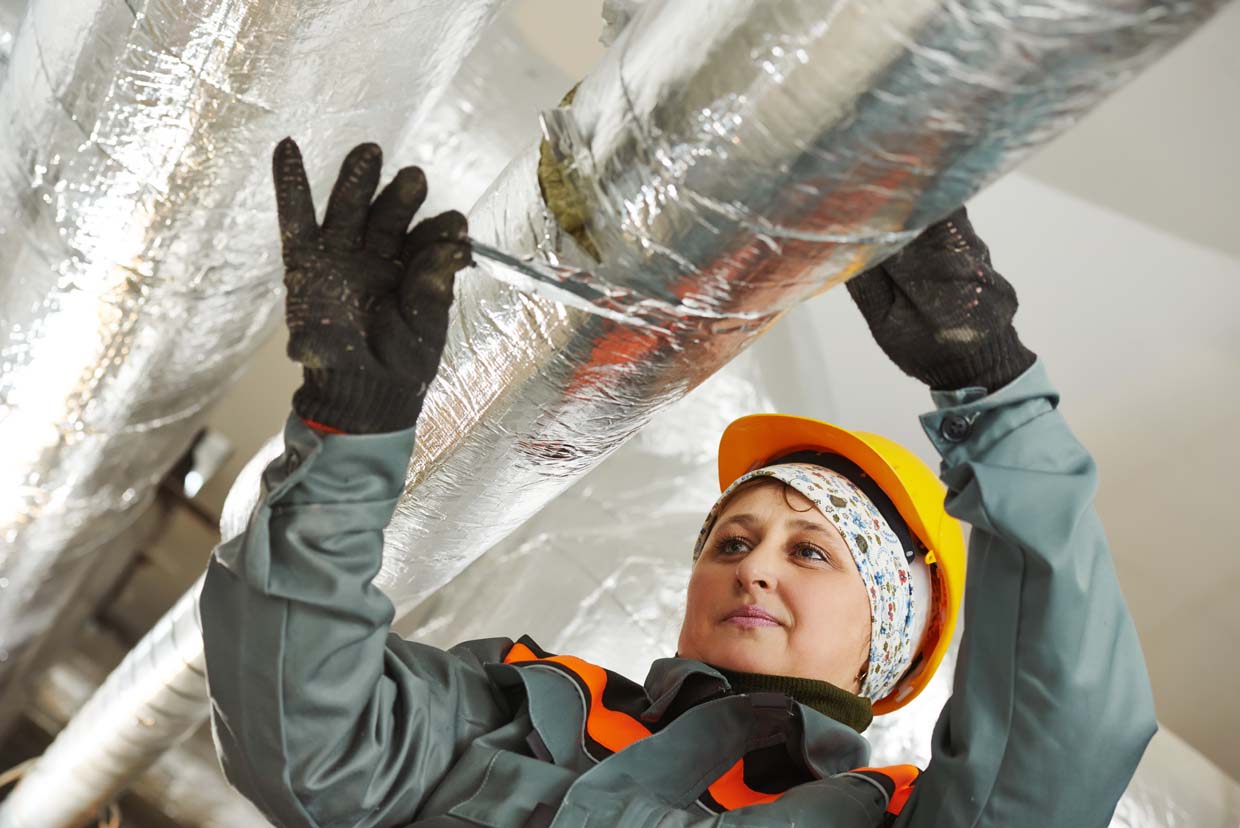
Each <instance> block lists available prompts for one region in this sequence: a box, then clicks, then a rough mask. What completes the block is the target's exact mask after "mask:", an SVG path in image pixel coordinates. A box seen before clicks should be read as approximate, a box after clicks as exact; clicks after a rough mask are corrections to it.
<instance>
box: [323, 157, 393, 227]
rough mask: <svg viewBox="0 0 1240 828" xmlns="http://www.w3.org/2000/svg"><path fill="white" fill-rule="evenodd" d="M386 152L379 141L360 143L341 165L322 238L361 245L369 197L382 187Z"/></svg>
mask: <svg viewBox="0 0 1240 828" xmlns="http://www.w3.org/2000/svg"><path fill="white" fill-rule="evenodd" d="M382 167H383V151H382V150H381V149H379V145H378V144H358V145H357V146H356V147H354V148H353V149H352V150H351V151H350V152H349V154H348V155H347V156H346V157H345V159H344V163H343V164H341V165H340V175H339V176H337V177H336V185H335V186H334V187H333V188H332V194H331V196H330V197H329V198H328V199H327V212H326V214H325V215H324V216H323V238H324V239H325V240H327V241H329V242H331V243H333V244H336V245H340V246H343V247H346V248H349V249H357V248H359V247H361V245H362V234H363V232H364V230H365V227H366V215H367V213H369V212H370V200H371V198H373V197H374V194H375V190H376V189H377V188H378V186H379V171H380V170H381V169H382Z"/></svg>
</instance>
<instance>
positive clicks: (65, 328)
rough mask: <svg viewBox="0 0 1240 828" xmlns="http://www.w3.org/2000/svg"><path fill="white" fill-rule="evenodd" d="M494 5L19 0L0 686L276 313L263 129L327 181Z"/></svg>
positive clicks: (24, 668)
mask: <svg viewBox="0 0 1240 828" xmlns="http://www.w3.org/2000/svg"><path fill="white" fill-rule="evenodd" d="M498 2H499V0H473V2H469V3H461V2H459V1H458V0H452V2H449V0H417V2H409V0H368V1H367V2H359V3H347V4H341V3H336V2H326V0H319V1H318V2H292V1H291V0H280V2H268V0H263V2H256V1H255V2H251V1H250V0H245V2H237V0H210V1H209V2H202V1H201V0H194V2H188V0H176V1H175V2H137V3H134V2H122V0H71V1H70V0H41V2H36V3H34V4H33V5H32V6H31V7H30V9H29V13H28V14H27V16H26V18H25V20H24V23H23V25H22V28H21V30H20V35H19V37H18V38H16V39H15V40H14V42H13V50H12V56H11V61H10V64H9V70H8V75H7V77H6V79H5V81H4V83H3V86H0V201H2V202H3V203H4V204H5V206H6V209H5V210H4V211H3V213H0V698H2V697H3V696H4V694H5V693H6V692H8V690H9V689H10V685H11V684H12V683H13V682H14V681H15V679H16V678H17V677H18V676H21V675H24V674H27V673H29V672H31V669H32V662H33V660H34V657H35V656H36V654H37V653H38V646H37V644H38V642H39V641H40V639H41V637H42V636H43V634H44V633H45V632H46V631H47V630H48V629H49V628H50V627H52V626H53V625H54V623H55V621H56V617H57V614H58V613H59V611H60V610H61V609H62V608H63V607H64V606H65V605H66V604H67V602H68V601H69V600H71V597H72V595H73V593H74V589H75V585H76V584H77V583H79V582H80V580H81V579H83V578H86V577H88V575H89V570H90V564H91V558H92V554H91V553H92V551H93V550H94V549H96V548H98V547H99V546H100V545H101V544H102V543H104V542H106V541H107V540H108V539H110V538H112V537H114V536H116V535H117V534H118V533H120V532H121V531H123V530H124V528H125V527H126V526H127V525H129V524H130V523H132V522H133V520H134V519H135V517H136V515H137V514H138V513H139V512H140V511H141V510H142V509H143V508H144V507H145V506H146V505H147V504H148V503H149V502H150V499H151V497H152V495H153V491H154V488H155V485H156V484H157V483H158V481H159V480H160V478H161V477H162V476H163V474H164V472H165V471H166V470H167V469H168V467H169V466H170V465H171V464H172V463H173V462H174V461H175V460H176V459H177V457H178V455H179V454H180V453H181V452H182V451H184V450H185V449H186V448H187V447H188V445H189V442H190V440H191V439H192V438H193V436H194V434H195V433H196V432H197V430H198V429H199V428H200V427H201V424H202V420H203V415H204V411H205V409H206V406H207V405H208V404H209V403H210V402H212V401H213V400H214V399H215V398H216V397H218V395H219V394H220V393H221V392H222V391H223V389H224V388H226V387H227V386H228V384H229V383H230V381H231V380H232V379H233V377H234V376H235V375H236V374H237V373H238V371H239V370H240V369H241V368H242V367H243V366H244V365H245V363H246V360H247V359H248V358H249V357H250V356H251V354H252V353H253V352H254V350H255V348H256V347H257V346H258V344H260V342H261V341H262V339H263V338H264V337H265V336H267V335H269V334H270V333H271V332H272V330H273V328H272V324H271V323H272V322H273V321H275V317H274V315H273V312H274V311H277V310H278V308H279V305H280V299H281V295H282V294H281V288H280V274H281V271H280V267H279V253H278V247H277V245H275V244H273V240H275V239H276V238H277V234H276V229H275V221H274V199H273V198H272V197H271V181H270V161H269V157H270V151H271V147H272V146H274V144H275V142H276V141H277V140H278V139H279V138H280V137H282V136H284V135H286V134H289V133H292V134H294V135H296V136H297V137H298V138H299V139H300V140H301V141H302V143H303V146H304V148H305V150H306V154H307V156H308V161H309V164H310V169H311V170H312V171H313V175H314V184H315V185H316V188H317V191H318V192H320V193H324V192H326V190H327V188H328V185H329V184H330V182H331V181H332V180H333V179H334V174H335V165H336V164H337V163H338V160H339V158H340V156H341V155H342V154H343V153H344V152H345V151H346V149H347V148H348V147H349V146H351V145H352V144H354V143H357V142H360V141H362V140H366V139H370V140H379V141H382V142H386V143H388V144H389V145H393V144H395V143H396V141H397V138H398V137H399V135H400V134H401V131H402V129H403V128H404V127H405V125H406V124H407V123H409V122H411V121H414V122H416V120H417V118H418V116H419V115H420V114H424V113H425V111H426V110H427V109H428V108H429V107H430V106H432V105H433V104H434V101H435V96H436V94H437V93H439V92H440V91H442V88H443V87H444V86H445V85H446V84H447V83H448V81H449V80H450V79H451V77H452V75H453V74H454V73H455V70H456V68H457V67H458V66H459V64H460V61H461V59H462V57H463V55H464V53H465V52H466V51H467V50H468V48H469V46H470V45H471V44H472V43H473V42H474V40H476V38H477V35H478V32H479V31H480V30H481V28H482V26H483V25H484V23H485V22H486V21H487V20H488V19H489V16H490V15H491V13H492V10H493V9H494V7H495V6H496V5H497V3H498ZM374 66H382V67H383V71H381V72H375V71H370V69H371V67H374ZM2 725H3V722H0V729H2Z"/></svg>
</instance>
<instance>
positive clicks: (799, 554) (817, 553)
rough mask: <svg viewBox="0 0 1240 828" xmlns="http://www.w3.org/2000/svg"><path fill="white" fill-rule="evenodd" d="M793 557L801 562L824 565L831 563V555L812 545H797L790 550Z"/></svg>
mask: <svg viewBox="0 0 1240 828" xmlns="http://www.w3.org/2000/svg"><path fill="white" fill-rule="evenodd" d="M792 554H793V557H795V558H797V559H798V560H802V561H817V562H821V563H825V564H829V563H831V555H830V554H828V553H827V552H826V551H824V550H822V549H820V548H819V547H817V546H814V545H813V544H812V543H798V544H797V545H796V546H794V547H793V549H792Z"/></svg>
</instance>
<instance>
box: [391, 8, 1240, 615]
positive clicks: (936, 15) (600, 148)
mask: <svg viewBox="0 0 1240 828" xmlns="http://www.w3.org/2000/svg"><path fill="white" fill-rule="evenodd" d="M1218 5H1219V4H1218V3H1215V2H1201V3H1180V4H1170V5H1169V4H1166V3H1161V2H1153V1H1152V0H1150V2H1135V3H1134V2H1129V1H1128V0H1124V2H1118V1H1117V2H1091V3H1079V2H1040V3H1000V2H993V0H992V2H957V1H956V0H953V1H952V2H944V1H943V0H891V1H890V2H873V3H864V4H857V3H843V2H841V3H835V2H828V1H827V0H817V1H816V2H815V1H813V0H773V2H764V3H752V2H741V1H740V0H727V2H720V3H714V4H712V5H711V13H710V14H709V15H702V14H700V11H699V10H697V9H696V8H695V7H694V6H693V4H685V3H674V2H667V1H666V0H663V1H662V2H659V0H649V2H647V3H645V4H644V5H642V6H641V7H640V8H638V9H637V10H636V12H635V14H634V16H633V18H632V19H631V20H630V21H629V22H628V24H627V26H625V28H624V29H623V31H622V32H621V34H620V35H619V37H618V39H617V40H616V42H615V44H614V45H613V46H612V48H611V49H610V50H609V51H608V52H607V54H606V55H605V56H604V59H603V61H602V63H601V64H600V65H599V66H598V67H597V68H596V69H595V70H594V71H592V72H591V73H590V75H589V76H588V77H587V78H586V79H585V80H583V81H582V83H581V85H580V87H579V88H578V89H577V92H576V96H575V98H574V100H573V102H572V104H571V106H569V107H565V108H559V109H555V110H552V111H549V112H547V113H545V114H544V116H543V121H544V132H545V135H546V138H547V141H548V144H549V147H550V149H551V151H552V154H553V155H554V156H555V157H556V158H558V159H559V160H560V166H561V168H562V169H563V170H564V172H565V175H566V178H567V179H568V180H569V182H570V184H571V185H572V186H573V187H574V188H575V190H576V192H577V194H578V195H579V196H580V197H581V199H582V200H583V201H584V202H585V203H586V204H587V205H588V207H589V222H588V225H587V227H586V228H585V232H584V234H579V235H577V236H575V237H574V236H570V235H569V234H567V233H565V232H564V231H563V230H562V229H561V227H560V226H559V224H558V223H557V222H556V220H555V219H554V217H553V216H552V215H551V214H550V213H549V211H548V207H547V205H546V204H545V203H544V200H543V197H542V192H541V189H540V182H539V180H538V177H537V175H536V167H537V161H538V153H537V148H536V147H534V146H532V145H531V147H530V149H529V150H527V151H526V152H525V153H523V154H521V155H519V156H518V157H517V158H516V160H514V161H513V163H512V164H511V165H510V166H509V167H508V168H507V169H506V170H505V172H504V173H503V174H502V175H501V176H500V177H499V179H498V180H497V181H496V183H495V185H494V186H493V187H492V188H491V190H490V191H489V192H488V193H487V194H486V195H484V196H483V198H482V199H481V200H480V201H479V203H478V204H477V205H476V206H475V207H474V209H473V211H472V212H471V216H470V218H471V225H472V233H473V235H474V236H475V237H477V238H479V239H481V240H482V241H484V242H487V243H489V244H492V245H493V246H494V247H497V248H499V249H501V250H505V251H508V252H509V253H512V254H516V255H518V256H523V257H525V258H526V259H527V260H528V262H529V263H530V264H532V265H534V266H535V267H538V268H540V269H541V275H540V276H539V277H538V278H530V277H528V276H523V275H520V274H518V273H516V272H515V271H513V270H510V269H507V268H504V267H501V266H495V265H492V264H491V263H489V262H486V261H483V262H482V264H481V266H480V270H484V271H486V272H487V273H488V274H489V275H490V276H491V277H492V278H484V277H483V276H482V275H481V274H478V273H474V274H470V273H465V274H462V277H461V278H460V279H459V280H458V285H459V289H458V298H457V303H456V306H455V315H454V317H453V321H452V327H451V330H450V332H449V339H448V346H447V349H446V351H445V354H444V358H443V362H442V368H441V371H440V374H439V377H438V379H437V380H436V382H435V383H434V385H433V386H432V387H431V390H430V394H429V396H428V398H427V402H426V407H425V408H424V410H423V414H422V418H421V420H420V421H419V427H418V446H417V451H416V452H415V456H414V459H413V463H412V465H411V468H410V476H409V484H408V488H407V491H406V495H405V497H404V498H403V499H402V501H401V503H400V506H399V507H398V510H397V513H396V516H395V518H394V519H393V521H392V524H391V526H390V527H389V530H388V532H387V555H386V558H385V562H384V568H383V570H382V572H381V573H380V575H379V583H380V585H381V586H382V587H383V588H384V589H385V590H386V591H387V592H388V593H389V595H391V596H392V598H393V599H394V601H395V603H396V605H397V609H398V612H399V611H404V610H407V609H409V608H410V607H412V606H414V605H416V604H417V603H418V602H419V601H420V600H422V599H423V598H425V597H426V596H427V595H428V594H430V593H431V592H433V591H434V590H435V589H436V588H438V587H439V586H441V585H442V584H444V583H446V582H447V581H448V580H449V579H451V578H452V577H453V576H454V575H456V574H457V573H458V572H459V571H460V570H461V569H462V568H463V567H464V566H466V565H467V564H468V563H469V562H470V561H471V560H473V559H474V558H476V557H477V555H478V554H479V553H480V552H481V551H483V550H485V549H486V548H488V547H489V546H491V545H492V544H493V543H495V542H496V541H497V540H499V539H500V538H502V537H504V536H505V535H506V534H508V533H509V532H510V531H512V530H513V529H514V528H515V527H517V526H519V525H520V524H521V523H523V522H524V521H525V520H526V519H528V518H529V517H530V516H531V515H533V514H534V513H535V512H537V511H538V510H539V509H540V508H542V507H543V505H545V504H546V503H547V502H549V501H550V500H551V499H552V498H554V497H555V496H556V495H557V494H559V493H560V492H562V491H563V490H564V489H565V488H567V486H568V485H570V484H571V483H572V482H573V481H575V480H576V479H578V478H579V477H580V476H581V475H582V474H584V473H585V472H586V471H588V470H589V469H590V468H592V467H594V466H595V465H596V464H597V463H598V462H600V461H601V460H602V459H604V458H605V457H606V456H607V455H608V454H610V453H611V452H612V451H613V450H615V449H616V448H617V447H618V446H620V445H621V444H623V443H624V442H625V441H626V440H627V439H629V438H630V437H631V436H632V435H634V434H635V433H637V432H638V431H639V430H640V429H641V427H642V426H643V425H644V424H645V423H646V422H648V421H649V419H650V418H651V417H652V416H653V415H654V414H655V413H657V412H658V411H659V410H661V409H663V408H664V407H666V406H667V405H669V404H671V403H672V402H674V401H676V400H677V399H679V398H681V397H682V396H683V395H684V394H685V393H686V392H688V391H689V390H691V389H692V388H694V387H696V386H697V385H698V384H699V383H701V382H702V381H703V380H704V379H706V378H707V377H708V376H710V375H711V374H712V373H714V372H715V371H717V370H718V369H719V368H720V367H721V366H723V365H724V364H726V363H727V362H728V361H729V360H730V359H732V358H733V357H734V356H735V355H736V354H738V353H739V352H741V351H742V350H743V349H744V348H745V347H746V346H747V345H749V344H750V343H751V342H753V341H754V340H755V339H756V338H757V337H758V336H759V334H761V333H762V331H763V330H765V329H766V328H767V326H769V324H770V323H771V322H772V321H773V320H775V319H776V318H778V316H779V315H780V314H781V313H782V312H784V311H785V310H787V309H788V308H790V307H792V306H794V305H795V304H796V303H798V302H800V301H801V300H803V299H804V298H806V297H808V296H811V295H813V294H815V293H817V292H819V291H822V290H824V289H825V288H827V287H829V286H831V285H833V284H836V283H838V282H840V281H842V280H843V279H845V278H847V277H848V276H851V275H853V274H855V273H857V272H859V271H860V270H861V269H863V268H864V267H866V266H867V264H868V263H871V262H873V261H874V260H875V259H876V258H877V257H880V256H883V255H886V254H888V253H889V252H890V251H892V250H894V249H895V248H896V247H898V246H899V245H900V244H901V243H902V242H904V241H907V240H908V239H909V238H911V237H912V236H913V235H915V234H916V233H918V232H919V231H920V230H921V229H922V228H923V227H925V226H926V225H927V224H929V223H931V222H932V221H934V220H935V219H937V218H939V217H941V216H942V215H944V214H946V213H947V212H949V211H950V210H952V209H954V208H955V207H956V206H957V205H959V204H960V203H961V202H963V201H964V200H966V199H967V198H968V197H969V196H971V195H972V194H973V193H974V192H976V191H977V190H978V189H979V188H980V187H982V186H983V185H984V184H985V183H987V182H989V181H990V180H992V179H993V178H995V177H996V176H998V175H999V174H1001V173H1002V172H1003V171H1004V170H1006V169H1008V168H1010V167H1011V166H1013V165H1014V164H1015V163H1017V162H1018V161H1019V160H1020V159H1021V158H1023V157H1024V156H1025V155H1026V154H1027V153H1028V152H1029V151H1030V150H1031V149H1033V148H1034V147H1036V146H1038V145H1039V144H1041V143H1042V142H1044V141H1046V140H1048V139H1049V138H1051V137H1052V136H1054V135H1056V134H1058V133H1059V132H1060V131H1061V130H1063V129H1064V128H1066V127H1067V126H1068V125H1070V124H1071V123H1072V122H1073V121H1074V120H1075V119H1076V118H1077V117H1079V116H1080V115H1081V114H1083V113H1084V112H1085V111H1087V110H1088V109H1089V107H1090V106H1092V105H1093V104H1094V103H1096V102H1098V101H1099V100H1100V99H1101V98H1102V97H1103V96H1105V95H1106V94H1107V93H1109V92H1111V91H1112V90H1114V89H1115V88H1116V87H1117V86H1119V85H1120V84H1121V83H1122V82H1123V81H1125V80H1127V79H1129V78H1130V77H1132V75H1133V74H1134V73H1135V72H1136V71H1137V70H1138V69H1139V68H1141V67H1142V66H1144V65H1146V64H1148V63H1149V62H1150V61H1152V60H1154V59H1155V58H1156V57H1157V56H1158V55H1160V54H1161V53H1162V52H1164V51H1165V50H1166V49H1167V48H1169V47H1170V46H1171V45H1173V44H1174V43H1175V42H1178V40H1179V39H1180V38H1182V37H1183V36H1185V35H1186V34H1187V33H1188V32H1190V31H1192V30H1193V28H1195V26H1197V25H1198V24H1200V23H1201V22H1203V21H1204V20H1205V19H1206V18H1207V17H1208V16H1209V14H1210V13H1211V11H1212V10H1213V9H1214V8H1216V7H1217V6H1218ZM579 242H582V243H584V244H586V245H592V246H593V247H594V248H596V249H597V250H598V251H599V253H600V254H601V261H595V260H594V259H593V258H592V257H591V256H590V255H588V254H587V253H586V252H585V250H584V249H583V247H582V246H580V245H579ZM505 282H507V284H505Z"/></svg>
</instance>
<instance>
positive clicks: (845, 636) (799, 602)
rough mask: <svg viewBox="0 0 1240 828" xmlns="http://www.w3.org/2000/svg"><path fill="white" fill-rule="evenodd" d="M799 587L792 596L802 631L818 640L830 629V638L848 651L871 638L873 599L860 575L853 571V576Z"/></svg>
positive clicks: (803, 584) (834, 578) (799, 585)
mask: <svg viewBox="0 0 1240 828" xmlns="http://www.w3.org/2000/svg"><path fill="white" fill-rule="evenodd" d="M797 586H798V587H799V588H798V589H797V591H796V593H795V594H794V595H793V596H791V597H792V600H793V601H794V603H795V606H796V610H797V617H798V619H799V621H800V623H799V624H798V627H799V631H801V632H807V633H810V634H811V635H813V636H815V637H817V636H819V635H820V633H821V632H822V631H824V630H831V631H832V635H831V638H832V639H833V640H835V641H838V642H840V644H841V645H844V646H845V647H846V648H847V647H852V646H855V645H857V644H859V643H863V642H864V641H865V640H868V639H869V636H870V600H869V597H868V596H867V595H866V592H865V584H864V583H863V582H862V580H861V576H860V575H858V574H857V573H855V572H853V573H851V576H850V577H843V576H841V577H833V578H830V579H824V580H823V581H821V582H817V583H814V582H809V583H800V584H798V585H797ZM819 640H821V639H819Z"/></svg>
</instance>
